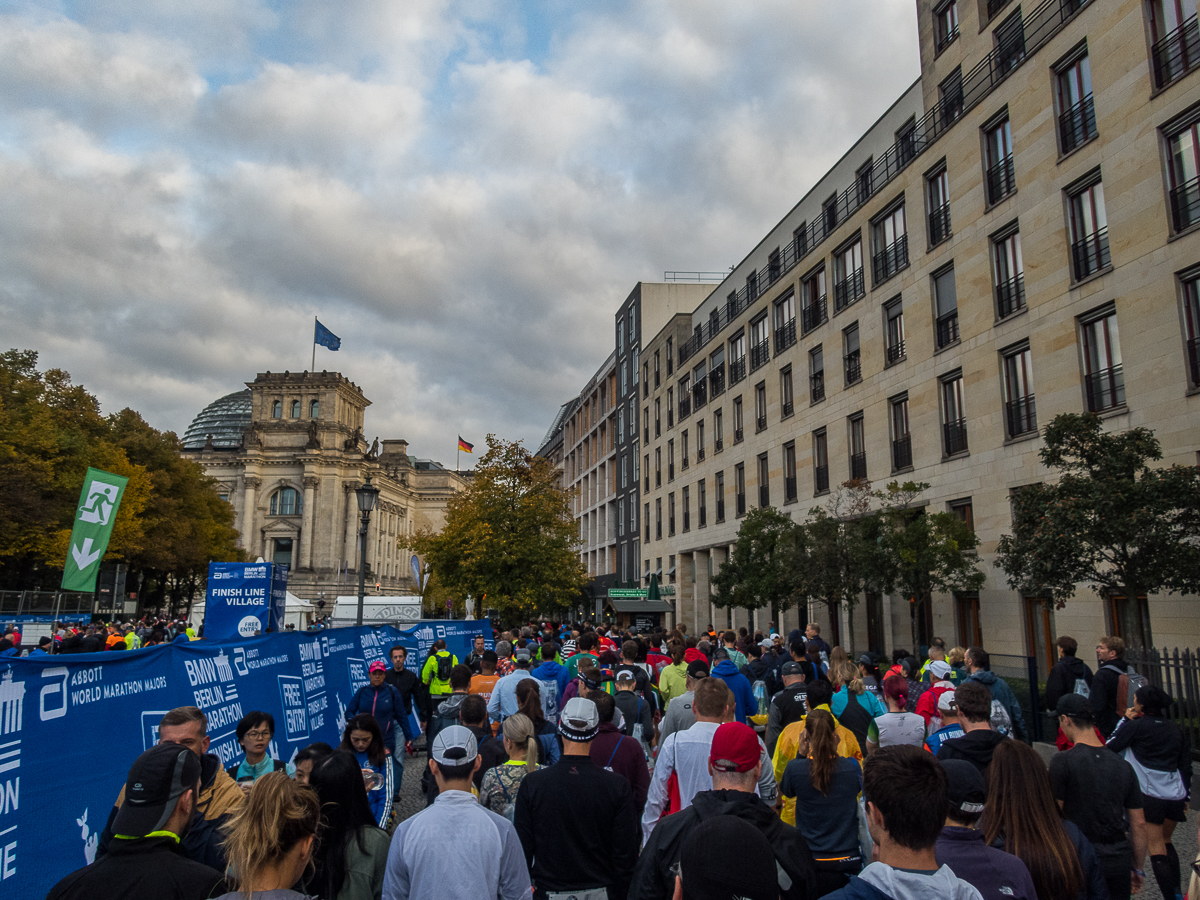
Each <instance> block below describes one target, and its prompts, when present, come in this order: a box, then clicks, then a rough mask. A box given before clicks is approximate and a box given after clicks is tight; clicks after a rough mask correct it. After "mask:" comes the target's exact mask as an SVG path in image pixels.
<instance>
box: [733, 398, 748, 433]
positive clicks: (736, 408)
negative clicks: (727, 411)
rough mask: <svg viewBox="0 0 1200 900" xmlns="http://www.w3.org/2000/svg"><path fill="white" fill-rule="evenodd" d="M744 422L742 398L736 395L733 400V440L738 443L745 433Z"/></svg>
mask: <svg viewBox="0 0 1200 900" xmlns="http://www.w3.org/2000/svg"><path fill="white" fill-rule="evenodd" d="M743 426H744V423H743V421H742V398H741V397H738V398H737V399H736V400H734V401H733V442H734V443H735V444H737V443H740V442H741V440H742V437H743V436H744V434H745V428H744V427H743Z"/></svg>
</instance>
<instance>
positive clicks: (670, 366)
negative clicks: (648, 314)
mask: <svg viewBox="0 0 1200 900" xmlns="http://www.w3.org/2000/svg"><path fill="white" fill-rule="evenodd" d="M674 371H675V340H674V338H667V374H668V375H670V374H671V373H672V372H674ZM655 387H658V385H655Z"/></svg>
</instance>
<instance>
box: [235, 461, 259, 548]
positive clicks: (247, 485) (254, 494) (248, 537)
mask: <svg viewBox="0 0 1200 900" xmlns="http://www.w3.org/2000/svg"><path fill="white" fill-rule="evenodd" d="M242 487H243V488H244V490H243V492H242V521H241V523H240V524H241V532H242V548H243V549H244V550H245V551H246V555H247V556H249V557H250V558H251V559H253V558H254V557H256V556H258V555H259V552H260V550H261V548H260V547H259V541H260V536H259V535H257V534H256V533H255V519H256V518H257V516H256V515H255V512H256V506H255V504H257V503H258V489H259V488H260V487H262V480H261V479H259V478H255V477H254V476H252V475H244V476H242Z"/></svg>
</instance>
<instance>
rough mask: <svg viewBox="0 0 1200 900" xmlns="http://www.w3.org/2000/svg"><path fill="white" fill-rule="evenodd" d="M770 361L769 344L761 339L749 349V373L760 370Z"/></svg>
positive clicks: (764, 339)
mask: <svg viewBox="0 0 1200 900" xmlns="http://www.w3.org/2000/svg"><path fill="white" fill-rule="evenodd" d="M770 361H771V342H770V341H769V340H767V339H766V338H763V339H762V340H761V341H760V342H759V343H757V344H755V345H753V346H752V347H751V348H750V371H751V372H753V371H754V370H755V369H761V368H762V367H763V366H765V365H766V364H767V363H768V362H770Z"/></svg>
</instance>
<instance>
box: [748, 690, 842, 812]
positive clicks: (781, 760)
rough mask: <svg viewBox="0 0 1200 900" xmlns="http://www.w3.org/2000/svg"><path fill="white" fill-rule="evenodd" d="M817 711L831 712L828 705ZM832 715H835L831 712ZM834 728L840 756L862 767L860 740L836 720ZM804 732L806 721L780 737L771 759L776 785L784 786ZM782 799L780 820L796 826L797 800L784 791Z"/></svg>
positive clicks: (802, 721) (787, 730)
mask: <svg viewBox="0 0 1200 900" xmlns="http://www.w3.org/2000/svg"><path fill="white" fill-rule="evenodd" d="M817 709H823V710H825V711H826V712H830V711H829V707H828V706H826V705H821V706H818V707H817ZM830 715H833V713H832V712H830ZM834 728H835V729H836V730H837V736H838V749H837V752H838V756H842V757H845V758H846V759H856V760H858V764H859V765H860V766H861V765H862V762H863V755H862V748H861V747H859V745H858V738H856V737H855V736H854V732H852V731H851V730H850V729H849V728H846V727H845V726H844V725H842V724H840V723H838V722H837V720H836V719H835V720H834ZM803 731H804V720H803V719H801V720H800V721H799V722H793V723H792V724H791V725H788V726H787V727H786V728H784V729H783V731H782V732H781V733H780V735H779V740H778V742H776V744H775V756H774V757H773V758H772V759H771V766H772V768H774V769H775V783H776V784H778V785H780V786H781V788H782V785H783V772H784V770H785V769H786V768H787V765H788V763H790V762H791V761H792V760H793V759H795V758H796V754H797V752H798V751H799V747H800V734H801V732H803ZM780 797H782V799H783V809H782V810H781V811H780V813H779V818H780V819H782V820H783V821H784V822H786V823H787V824H788V825H795V824H796V798H795V797H784V796H783V794H782V791H781V793H780Z"/></svg>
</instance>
